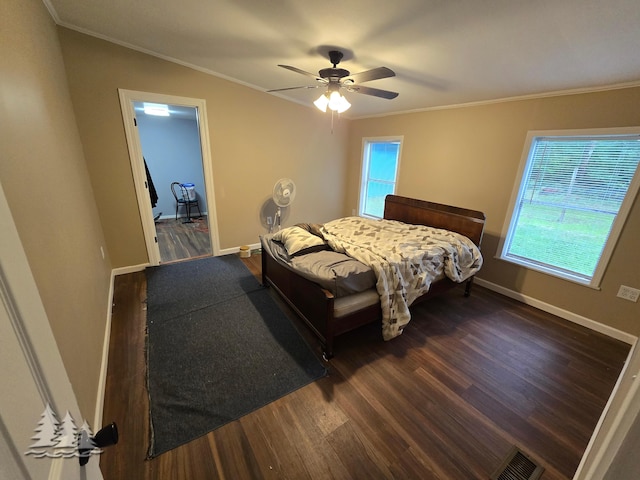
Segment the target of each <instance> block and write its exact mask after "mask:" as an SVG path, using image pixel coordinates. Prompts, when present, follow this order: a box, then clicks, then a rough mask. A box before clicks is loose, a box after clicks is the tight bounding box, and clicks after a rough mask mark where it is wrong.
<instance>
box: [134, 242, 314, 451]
mask: <svg viewBox="0 0 640 480" xmlns="http://www.w3.org/2000/svg"><path fill="white" fill-rule="evenodd" d="M146 276H147V387H148V390H149V411H150V426H151V443H150V446H149V452H148V456H149V458H153V457H155V456H157V455H159V454H161V453H163V452H166V451H168V450H171V449H173V448H175V447H178V446H180V445H182V444H184V443H187V442H189V441H191V440H193V439H195V438H198V437H200V436H202V435H204V434H206V433H208V432H210V431H212V430H215V429H216V428H218V427H220V426H222V425H224V424H226V423H228V422H231V421H233V420H236V419H238V418H240V417H242V416H243V415H245V414H247V413H250V412H252V411H254V410H256V409H258V408H260V407H262V406H264V405H266V404H268V403H270V402H272V401H274V400H276V399H278V398H280V397H282V396H284V395H286V394H288V393H290V392H292V391H294V390H296V389H298V388H300V387H303V386H305V385H307V384H309V383H311V382H313V381H314V380H316V379H318V378H320V377H322V376H324V375H325V374H326V369H325V367H324V366H323V365H322V363H321V362H320V360H319V359H318V358H317V357H316V356H315V354H314V353H313V351H312V350H311V349H310V348H309V346H308V345H307V344H306V342H305V341H304V339H303V338H302V337H301V336H300V334H299V333H298V332H297V331H296V329H295V327H294V326H293V325H292V324H291V322H290V320H289V319H288V318H287V316H286V315H285V314H284V312H282V311H281V310H280V308H279V307H278V305H277V304H276V303H275V301H274V300H273V298H271V296H270V294H269V291H268V290H267V289H266V288H264V287H262V286H261V285H260V283H259V282H258V281H257V280H256V279H255V277H254V276H253V275H252V274H251V272H249V270H248V269H247V267H245V265H244V264H243V263H242V260H240V259H239V258H238V257H236V256H235V255H228V256H223V257H209V258H205V259H199V260H193V261H187V262H182V263H175V264H171V265H162V266H160V267H152V268H147V270H146Z"/></svg>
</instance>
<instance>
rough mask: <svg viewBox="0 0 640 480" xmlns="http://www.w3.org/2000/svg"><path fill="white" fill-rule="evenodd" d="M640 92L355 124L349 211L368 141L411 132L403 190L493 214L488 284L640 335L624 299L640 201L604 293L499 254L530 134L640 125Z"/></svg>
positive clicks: (638, 284)
mask: <svg viewBox="0 0 640 480" xmlns="http://www.w3.org/2000/svg"><path fill="white" fill-rule="evenodd" d="M638 105H640V88H626V89H618V90H609V91H602V92H595V93H585V94H576V95H562V96H556V97H547V98H538V99H530V100H521V101H505V102H502V103H494V104H488V105H479V106H467V107H458V108H450V109H443V110H432V111H424V112H416V113H411V114H403V115H394V116H388V117H380V118H368V119H360V120H355V121H353V122H352V126H351V135H350V143H349V154H348V163H349V172H348V193H347V198H348V200H347V210H346V211H345V213H346V212H350V211H351V209H352V208H356V207H357V202H358V189H359V174H360V162H361V155H362V138H363V137H375V136H389V135H404V144H403V147H402V159H401V163H400V176H399V181H398V193H399V194H400V195H406V196H410V197H416V198H421V199H425V200H430V201H435V202H440V203H446V204H450V205H457V206H462V207H467V208H473V209H477V210H481V211H483V212H485V214H486V216H487V223H486V228H485V235H484V238H483V244H482V252H483V255H484V260H485V263H484V266H483V267H482V270H481V271H480V273H479V274H478V277H479V278H482V279H484V280H487V281H489V282H492V283H494V284H496V285H499V286H501V287H504V288H507V289H509V290H512V291H515V292H519V293H521V294H523V295H527V296H530V297H533V298H534V299H537V300H539V301H542V302H546V303H548V304H551V305H553V306H555V307H557V308H560V309H563V310H566V311H569V312H572V313H574V314H577V315H581V316H583V317H586V318H588V319H592V320H595V321H597V322H600V323H602V324H604V325H608V326H611V327H613V328H616V329H619V330H622V331H624V332H627V333H630V334H632V335H636V336H637V335H640V322H638V318H640V315H639V314H640V303H632V302H629V301H627V300H622V299H620V298H617V297H616V294H617V292H618V288H619V286H620V284H624V285H629V286H632V287H635V288H640V269H638V265H640V249H639V248H638V238H640V199H639V198H636V200H635V202H634V204H633V207H632V209H631V212H630V215H629V218H628V220H627V222H626V225H625V226H624V229H623V231H622V234H621V236H620V239H619V241H618V244H617V246H616V249H615V251H614V253H613V256H612V258H611V262H610V264H609V267H608V268H607V271H606V272H605V275H604V278H603V280H602V284H601V289H600V290H595V289H592V288H589V287H585V286H582V285H579V284H576V283H572V282H569V281H565V280H560V279H558V278H555V277H552V276H549V275H546V274H543V273H539V272H535V271H532V270H528V269H525V268H523V267H519V266H516V265H513V264H510V263H507V262H504V261H502V260H498V259H497V258H495V255H496V252H497V247H498V242H499V240H500V237H501V235H502V229H503V224H504V221H505V215H506V213H507V208H508V206H509V201H510V198H511V193H512V191H513V188H514V184H515V181H516V174H517V171H518V167H519V164H520V160H521V157H522V150H523V147H524V142H525V138H526V135H527V132H528V131H529V130H556V129H582V128H607V127H626V126H639V125H640V109H638Z"/></svg>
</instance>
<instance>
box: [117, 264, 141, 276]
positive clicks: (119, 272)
mask: <svg viewBox="0 0 640 480" xmlns="http://www.w3.org/2000/svg"><path fill="white" fill-rule="evenodd" d="M148 266H149V264H148V263H141V264H139V265H130V266H128V267H118V268H114V269H113V274H112V276H113V277H117V276H118V275H125V274H127V273H134V272H141V271H143V270H144V269H145V268H147V267H148Z"/></svg>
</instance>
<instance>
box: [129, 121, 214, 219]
mask: <svg viewBox="0 0 640 480" xmlns="http://www.w3.org/2000/svg"><path fill="white" fill-rule="evenodd" d="M194 110H195V108H194ZM136 119H137V121H138V134H139V136H140V144H141V146H142V153H143V155H144V158H145V160H146V162H147V167H148V168H149V172H150V174H151V179H152V181H153V185H154V187H155V189H156V192H157V194H158V203H157V205H156V207H155V208H154V209H153V216H154V218H155V217H156V216H157V215H161V218H175V214H176V201H175V198H174V197H173V194H172V193H171V183H172V182H179V183H193V184H194V186H195V191H196V197H197V199H198V202H199V203H198V206H199V207H200V210H201V211H202V213H203V214H206V212H207V202H206V190H205V183H204V172H203V170H202V152H201V149H200V131H199V129H198V122H197V121H196V120H195V119H193V120H191V119H187V118H176V117H158V116H153V115H145V114H144V113H140V112H138V113H136ZM176 192H177V193H178V195H180V191H179V190H176ZM194 212H196V213H197V211H196V210H194ZM178 215H185V209H184V208H182V207H181V208H180V210H179V211H178Z"/></svg>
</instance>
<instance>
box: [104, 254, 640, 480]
mask: <svg viewBox="0 0 640 480" xmlns="http://www.w3.org/2000/svg"><path fill="white" fill-rule="evenodd" d="M245 264H247V266H248V267H249V268H250V269H251V270H252V272H253V273H254V274H256V275H259V271H260V256H259V255H254V256H252V257H251V258H249V259H245ZM462 292H463V290H462V288H460V289H455V290H453V291H451V292H449V293H446V294H444V295H442V296H440V297H436V298H434V299H432V300H430V301H428V302H425V303H423V304H420V305H417V306H416V307H415V308H414V309H413V319H412V321H411V323H410V325H409V326H408V328H406V329H405V331H404V333H403V335H402V336H400V337H398V338H396V339H394V340H392V341H390V342H383V341H382V340H381V338H380V327H379V326H378V325H371V326H366V327H363V328H360V329H358V330H356V331H354V332H351V333H349V334H347V335H344V336H342V337H340V338H338V339H337V341H336V346H335V347H336V356H335V357H334V358H333V359H332V360H331V362H329V364H328V365H329V375H328V376H327V377H325V378H322V379H320V380H318V381H316V382H314V383H313V384H311V385H308V386H306V387H304V388H301V389H299V390H297V391H295V392H293V393H291V394H289V395H287V396H286V397H284V398H281V399H279V400H277V401H275V402H273V403H271V404H269V405H267V406H265V407H263V408H261V409H259V410H257V411H255V412H253V413H251V414H249V415H246V416H244V417H242V418H241V419H239V420H237V421H234V422H232V423H230V424H227V425H225V426H223V427H221V428H219V429H218V430H215V431H213V432H211V433H209V434H208V435H205V436H203V437H201V438H199V439H197V440H195V441H193V442H191V443H189V444H187V445H184V446H181V447H179V448H176V449H174V450H172V451H170V452H167V453H165V454H162V455H160V456H159V457H157V458H155V459H153V460H146V459H145V457H146V452H147V448H148V441H149V433H148V397H147V391H146V388H145V352H144V348H145V321H146V319H145V299H146V280H145V274H144V272H139V273H132V274H127V275H122V276H119V277H117V278H116V283H115V296H114V308H113V320H112V327H111V343H110V351H109V366H108V374H107V385H106V397H105V405H104V423H105V424H106V423H108V422H111V421H115V422H116V423H117V424H118V428H119V431H120V441H119V443H118V444H117V445H115V446H112V447H109V448H107V449H105V451H104V453H103V454H102V455H101V457H100V466H101V469H102V472H103V475H104V478H105V479H107V480H111V479H124V478H126V479H145V480H151V479H190V480H193V479H230V480H235V479H262V478H265V479H276V478H277V479H295V480H297V479H331V478H337V479H441V480H458V479H459V480H473V479H478V480H480V479H482V480H486V479H488V478H489V476H490V475H491V473H493V471H494V470H495V469H496V468H497V467H498V466H499V465H500V464H501V462H502V460H503V459H504V457H505V456H506V455H507V454H508V453H509V451H510V449H511V447H512V445H517V446H518V447H520V448H521V449H522V450H523V451H524V452H525V453H527V454H529V455H531V456H532V457H533V458H534V459H535V460H537V461H539V462H540V463H542V464H543V466H544V467H545V468H546V470H545V473H544V474H543V476H542V478H543V479H545V480H551V479H567V478H571V477H572V475H573V473H574V472H575V470H576V468H577V466H578V464H579V461H580V458H581V456H582V454H583V452H584V450H585V448H586V446H587V443H588V441H589V438H590V436H591V433H592V431H593V429H594V428H595V425H596V423H597V421H598V418H599V416H600V414H601V412H602V410H603V408H604V406H605V403H606V401H607V399H608V397H609V395H610V393H611V391H612V389H613V386H614V384H615V382H616V379H617V377H618V375H619V373H620V371H621V369H622V366H623V363H624V361H625V359H626V356H627V353H628V351H629V346H628V345H626V344H624V343H622V342H619V341H616V340H612V339H610V338H608V337H605V336H603V335H601V334H598V333H595V332H592V331H590V330H588V329H586V328H583V327H580V326H578V325H575V324H573V323H570V322H567V321H565V320H562V319H559V318H557V317H554V316H553V315H549V314H547V313H544V312H541V311H539V310H536V309H533V308H531V307H528V306H525V305H522V304H520V303H518V302H515V301H513V300H510V299H508V298H506V297H503V296H501V295H498V294H496V293H494V292H491V291H489V290H486V289H483V288H481V287H479V286H474V289H473V291H472V294H471V297H470V298H464V297H463V295H462ZM284 308H285V307H284V306H283V309H284ZM286 311H288V310H286ZM288 313H289V314H290V315H291V318H292V319H293V321H294V323H295V325H296V326H297V327H298V328H299V331H300V332H301V334H302V335H303V336H304V337H305V338H306V339H307V340H308V341H309V342H310V345H312V346H313V348H314V349H315V350H316V351H317V352H318V354H319V353H320V349H319V347H318V345H317V343H316V342H315V341H314V340H313V337H311V336H310V335H309V334H308V331H307V330H306V328H305V327H304V325H302V324H301V322H300V321H299V320H297V319H296V318H295V316H294V315H292V314H291V312H290V311H288ZM211 334H215V332H211ZM176 348H180V346H179V345H176Z"/></svg>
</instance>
